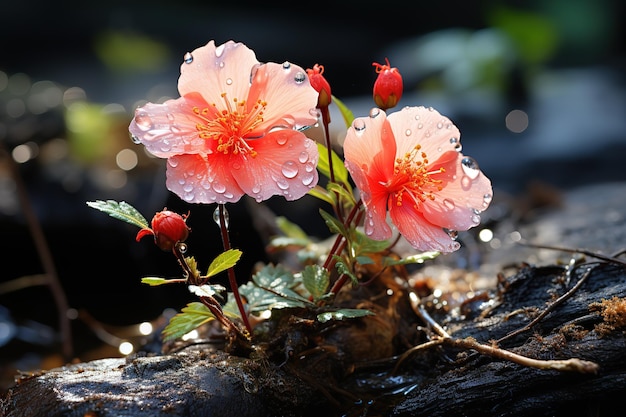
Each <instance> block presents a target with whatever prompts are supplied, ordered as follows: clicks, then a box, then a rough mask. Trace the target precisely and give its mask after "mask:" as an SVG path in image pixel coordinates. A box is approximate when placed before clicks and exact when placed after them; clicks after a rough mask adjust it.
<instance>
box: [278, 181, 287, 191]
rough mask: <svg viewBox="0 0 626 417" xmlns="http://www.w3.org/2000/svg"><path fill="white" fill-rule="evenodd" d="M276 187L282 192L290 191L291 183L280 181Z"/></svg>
mask: <svg viewBox="0 0 626 417" xmlns="http://www.w3.org/2000/svg"><path fill="white" fill-rule="evenodd" d="M276 185H277V186H278V188H280V189H281V190H288V189H289V183H288V182H287V181H285V180H278V181H276Z"/></svg>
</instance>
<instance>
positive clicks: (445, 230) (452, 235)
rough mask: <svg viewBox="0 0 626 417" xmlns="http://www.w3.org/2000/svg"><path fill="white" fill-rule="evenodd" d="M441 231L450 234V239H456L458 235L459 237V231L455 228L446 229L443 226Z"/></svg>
mask: <svg viewBox="0 0 626 417" xmlns="http://www.w3.org/2000/svg"><path fill="white" fill-rule="evenodd" d="M443 231H444V232H446V233H447V234H448V236H450V239H452V240H457V239H458V237H459V232H457V231H456V230H452V229H446V228H445V227H444V229H443Z"/></svg>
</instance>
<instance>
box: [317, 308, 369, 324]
mask: <svg viewBox="0 0 626 417" xmlns="http://www.w3.org/2000/svg"><path fill="white" fill-rule="evenodd" d="M373 315H374V313H372V312H371V311H369V310H364V309H359V308H341V309H339V310H335V311H326V312H324V313H320V314H318V315H317V321H319V322H320V323H326V322H327V321H330V320H345V319H355V318H359V317H365V316H373Z"/></svg>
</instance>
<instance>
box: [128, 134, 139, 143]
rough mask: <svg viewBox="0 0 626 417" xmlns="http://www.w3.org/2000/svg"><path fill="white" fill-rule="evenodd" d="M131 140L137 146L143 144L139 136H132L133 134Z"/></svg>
mask: <svg viewBox="0 0 626 417" xmlns="http://www.w3.org/2000/svg"><path fill="white" fill-rule="evenodd" d="M130 140H132V141H133V143H135V144H137V145H138V144H140V143H141V139H140V138H139V136H137V135H132V134H131V135H130Z"/></svg>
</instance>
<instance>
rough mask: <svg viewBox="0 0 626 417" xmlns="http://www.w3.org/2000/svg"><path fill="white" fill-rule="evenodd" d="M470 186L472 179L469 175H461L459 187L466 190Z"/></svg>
mask: <svg viewBox="0 0 626 417" xmlns="http://www.w3.org/2000/svg"><path fill="white" fill-rule="evenodd" d="M471 186H472V180H471V179H470V177H468V176H467V175H463V177H461V188H463V190H465V191H467V190H469V189H470V188H471Z"/></svg>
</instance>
